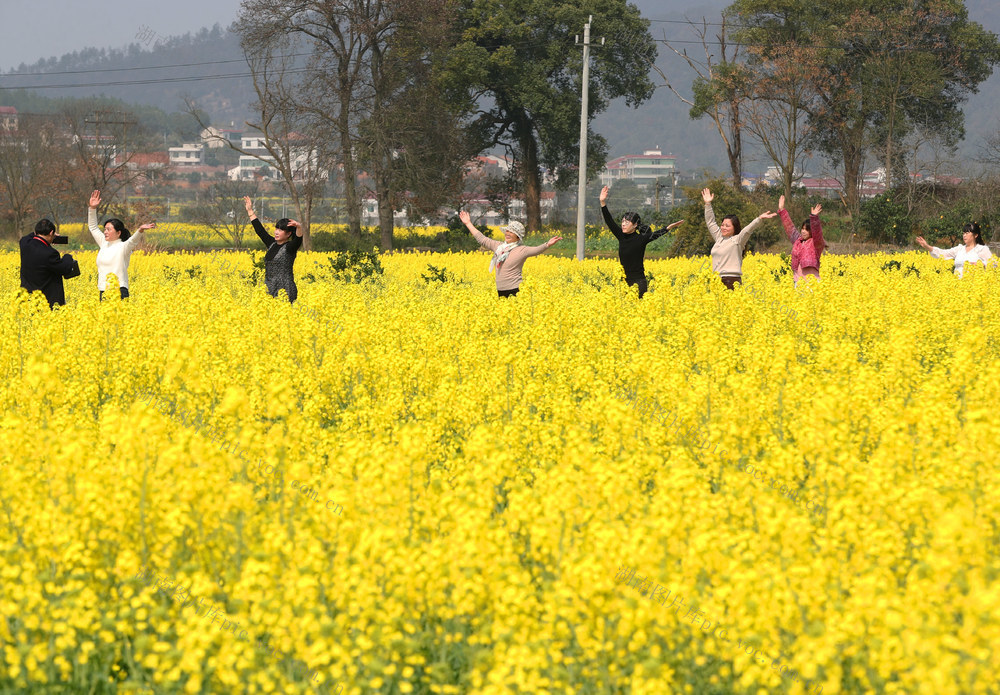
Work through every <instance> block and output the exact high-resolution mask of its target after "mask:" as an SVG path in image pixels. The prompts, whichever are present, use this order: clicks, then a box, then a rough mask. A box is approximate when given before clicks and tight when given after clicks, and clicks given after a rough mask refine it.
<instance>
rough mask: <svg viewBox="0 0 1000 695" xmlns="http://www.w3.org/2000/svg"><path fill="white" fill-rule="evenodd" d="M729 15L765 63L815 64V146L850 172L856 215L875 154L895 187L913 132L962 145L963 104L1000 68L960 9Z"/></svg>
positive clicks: (740, 7) (854, 7) (900, 0)
mask: <svg viewBox="0 0 1000 695" xmlns="http://www.w3.org/2000/svg"><path fill="white" fill-rule="evenodd" d="M727 13H729V14H730V15H731V16H733V17H735V18H737V19H738V20H739V22H740V23H741V24H742V25H743V26H744V28H743V29H741V31H740V33H739V38H740V40H741V41H743V42H745V43H748V44H755V45H758V46H760V47H762V49H761V51H760V55H761V56H762V57H764V58H765V59H767V60H781V58H780V57H779V56H778V55H777V53H776V51H777V50H778V49H779V48H780V47H784V49H785V50H787V48H788V47H789V46H796V47H798V48H800V49H802V51H806V53H802V52H798V53H796V55H797V56H798V59H800V60H802V59H803V56H806V55H811V56H812V59H811V60H812V64H813V67H814V68H815V74H814V76H813V77H812V90H813V91H814V93H815V95H816V100H815V102H814V103H813V105H812V106H811V107H810V113H809V123H810V127H811V133H810V141H811V143H812V144H813V145H814V146H816V147H818V148H819V149H821V150H822V151H823V152H824V153H826V154H827V155H829V156H830V157H831V158H833V159H834V160H836V161H837V162H838V163H839V164H840V166H841V167H842V170H843V179H844V193H845V197H846V201H847V204H848V207H849V208H850V209H851V211H852V212H857V210H858V205H859V201H860V185H861V181H862V168H863V166H864V164H865V161H866V159H867V158H868V157H869V155H872V154H874V155H875V156H876V157H877V158H878V159H880V160H882V161H883V162H885V163H886V173H887V176H889V177H890V178H891V177H892V176H893V175H894V173H896V172H899V171H900V170H902V172H903V173H904V175H905V172H906V167H905V162H903V163H902V164H901V165H900V164H898V163H897V162H899V160H900V157H901V151H900V149H899V148H898V146H897V143H899V142H900V141H902V140H903V139H904V138H905V137H906V136H907V135H908V134H910V133H912V132H914V130H918V129H919V130H925V131H934V132H937V133H939V134H941V135H943V136H944V137H945V140H946V141H948V142H955V141H957V140H958V139H960V138H961V137H962V136H963V118H962V112H961V104H962V103H963V102H964V101H965V99H966V98H967V97H968V96H969V95H970V94H972V93H975V92H976V91H977V90H978V86H979V84H980V83H981V82H983V81H984V80H985V79H986V78H987V77H989V75H990V74H991V72H992V70H993V66H994V65H996V64H997V62H1000V42H998V40H997V36H996V35H995V34H993V33H992V32H989V31H986V30H985V29H984V28H983V27H982V26H981V25H979V24H978V23H976V22H970V21H969V19H968V12H967V11H966V8H965V5H964V3H963V2H962V1H961V0H880V1H879V2H877V3H875V2H871V1H870V0H841V1H839V2H837V3H815V2H811V1H807V0H783V2H780V3H774V2H770V1H769V0H737V1H736V2H735V3H733V4H732V5H731V6H730V7H729V8H728V10H727ZM772 49H774V50H772Z"/></svg>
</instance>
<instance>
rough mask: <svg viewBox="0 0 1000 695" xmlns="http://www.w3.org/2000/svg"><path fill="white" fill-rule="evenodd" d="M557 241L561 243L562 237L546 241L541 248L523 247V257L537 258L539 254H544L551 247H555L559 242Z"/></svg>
mask: <svg viewBox="0 0 1000 695" xmlns="http://www.w3.org/2000/svg"><path fill="white" fill-rule="evenodd" d="M559 241H562V237H561V236H554V237H552V238H551V239H549V240H548V241H546V242H545V243H544V244H542V245H541V246H525V247H524V252H525V253H524V255H525V256H537V255H539V254H542V253H545V252H546V251H548V250H549V249H550V248H552V246H553V245H555V244H556V242H559Z"/></svg>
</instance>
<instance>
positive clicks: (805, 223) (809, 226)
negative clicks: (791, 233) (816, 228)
mask: <svg viewBox="0 0 1000 695" xmlns="http://www.w3.org/2000/svg"><path fill="white" fill-rule="evenodd" d="M804 227H808V228H809V233H810V234H812V231H813V228H812V225H811V224H809V219H806V221H805V222H803V223H802V224H800V225H799V231H800V232H801V231H802V229H803V228H804Z"/></svg>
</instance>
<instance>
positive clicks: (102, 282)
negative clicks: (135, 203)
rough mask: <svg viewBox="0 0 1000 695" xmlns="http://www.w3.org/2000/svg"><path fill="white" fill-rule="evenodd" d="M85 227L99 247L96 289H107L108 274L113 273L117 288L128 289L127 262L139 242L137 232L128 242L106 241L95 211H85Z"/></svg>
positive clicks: (118, 240) (90, 209) (119, 240)
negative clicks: (88, 229) (116, 280)
mask: <svg viewBox="0 0 1000 695" xmlns="http://www.w3.org/2000/svg"><path fill="white" fill-rule="evenodd" d="M87 226H88V227H89V228H90V235H91V236H92V237H94V241H96V242H97V245H98V246H100V247H101V250H100V251H98V252H97V289H98V290H100V291H101V292H103V291H104V290H105V289H107V285H108V273H114V274H115V277H117V278H118V286H119V287H125V288H128V260H129V257H130V256H131V255H132V252H133V251H135V245H136V243H137V242H138V241H139V234H141V233H142V232H138V233H136V234H133V235H132V236H130V237H129V238H128V241H122V240H121V239H115V240H114V241H107V240H106V239H105V238H104V230H103V229H101V228H100V227H98V226H97V210H95V209H94V208H88V209H87Z"/></svg>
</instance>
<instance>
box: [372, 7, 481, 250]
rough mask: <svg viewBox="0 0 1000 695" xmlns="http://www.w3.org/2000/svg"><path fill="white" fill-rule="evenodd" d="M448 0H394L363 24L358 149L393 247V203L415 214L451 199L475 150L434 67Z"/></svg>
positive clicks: (444, 43) (447, 33) (443, 44)
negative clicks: (381, 15)
mask: <svg viewBox="0 0 1000 695" xmlns="http://www.w3.org/2000/svg"><path fill="white" fill-rule="evenodd" d="M452 5H453V3H452V1H451V0H393V2H391V3H388V8H387V21H385V22H384V23H382V24H367V25H365V27H364V29H363V30H364V32H365V33H366V35H367V39H368V42H369V45H370V50H369V51H368V52H367V54H366V57H365V61H364V62H365V64H366V68H367V69H366V71H365V78H364V80H363V81H362V84H363V85H364V86H365V90H364V91H362V93H361V99H360V101H361V103H363V104H364V105H365V117H364V118H363V120H362V121H361V123H360V124H359V128H358V136H359V137H358V142H359V149H358V156H359V161H361V162H362V164H363V165H364V166H365V168H366V169H368V170H369V171H370V172H371V175H372V179H373V180H374V183H375V190H374V193H375V198H376V201H377V204H378V213H379V229H380V232H381V248H382V249H383V250H389V249H391V248H392V230H393V224H394V220H393V212H394V210H397V209H401V208H403V207H406V206H409V207H410V208H411V209H412V210H413V211H414V212H415V213H416V214H418V215H420V214H426V213H429V212H432V211H435V210H436V209H437V208H438V207H439V206H440V205H441V204H442V203H444V202H446V201H455V200H457V198H458V195H459V193H460V192H461V187H462V173H463V168H464V166H465V164H466V162H467V161H468V159H469V158H470V157H471V156H473V155H474V154H475V151H474V149H473V148H472V147H470V144H469V141H468V138H466V137H465V129H464V124H463V109H462V108H461V107H459V106H456V105H454V104H450V103H448V101H447V100H446V98H445V96H444V94H443V93H442V90H441V88H440V85H439V84H438V83H437V82H436V81H435V79H434V74H433V69H432V68H433V65H434V63H435V61H436V60H438V59H439V56H440V55H441V54H442V53H444V52H446V51H447V50H448V48H449V47H450V45H451V44H452V43H453V40H452V33H451V30H452V22H453V17H452V11H451V8H452ZM356 99H357V97H356Z"/></svg>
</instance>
